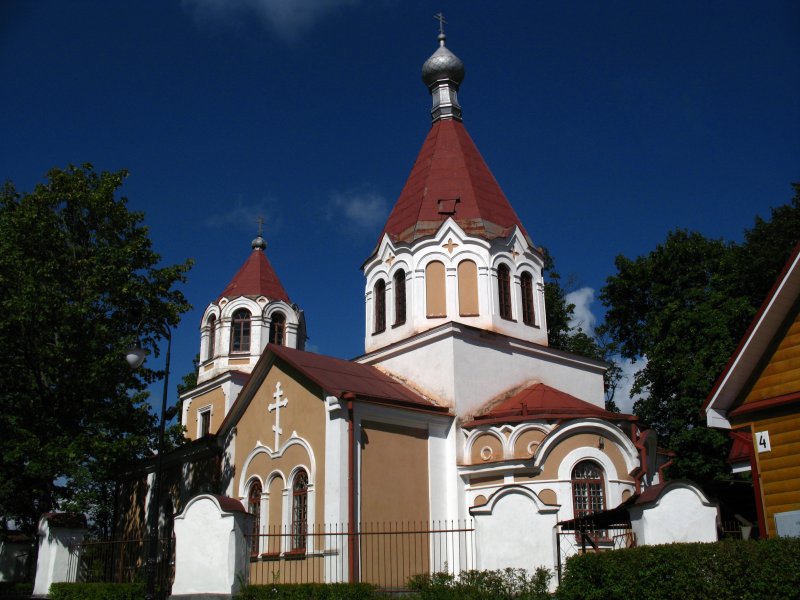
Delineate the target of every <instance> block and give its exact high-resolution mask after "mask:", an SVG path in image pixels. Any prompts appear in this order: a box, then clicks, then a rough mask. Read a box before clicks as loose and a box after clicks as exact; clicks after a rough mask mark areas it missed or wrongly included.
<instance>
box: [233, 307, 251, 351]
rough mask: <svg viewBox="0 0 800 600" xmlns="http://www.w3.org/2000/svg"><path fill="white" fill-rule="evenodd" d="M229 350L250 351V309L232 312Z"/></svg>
mask: <svg viewBox="0 0 800 600" xmlns="http://www.w3.org/2000/svg"><path fill="white" fill-rule="evenodd" d="M231 352H250V311H248V310H247V309H246V308H240V309H239V310H237V311H236V312H235V313H233V322H232V323H231Z"/></svg>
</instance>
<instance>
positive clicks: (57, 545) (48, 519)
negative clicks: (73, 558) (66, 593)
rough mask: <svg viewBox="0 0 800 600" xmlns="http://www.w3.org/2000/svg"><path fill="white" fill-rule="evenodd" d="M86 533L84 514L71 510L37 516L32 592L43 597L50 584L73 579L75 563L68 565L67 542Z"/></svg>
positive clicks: (73, 543)
mask: <svg viewBox="0 0 800 600" xmlns="http://www.w3.org/2000/svg"><path fill="white" fill-rule="evenodd" d="M85 535H86V517H85V516H84V515H80V514H74V513H45V514H44V515H42V518H41V519H39V530H38V536H39V556H38V558H37V560H36V579H35V581H34V584H33V595H34V596H35V597H39V598H41V597H44V596H47V594H48V593H49V591H50V585H51V584H53V583H58V582H61V581H75V575H76V573H75V570H76V567H77V563H73V565H72V569H70V561H69V554H70V545H75V544H80V543H81V542H82V541H83V537H84V536H85Z"/></svg>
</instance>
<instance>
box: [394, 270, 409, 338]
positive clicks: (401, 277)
mask: <svg viewBox="0 0 800 600" xmlns="http://www.w3.org/2000/svg"><path fill="white" fill-rule="evenodd" d="M405 322H406V272H405V271H403V270H402V269H400V270H399V271H397V273H395V274H394V324H395V325H402V324H403V323H405Z"/></svg>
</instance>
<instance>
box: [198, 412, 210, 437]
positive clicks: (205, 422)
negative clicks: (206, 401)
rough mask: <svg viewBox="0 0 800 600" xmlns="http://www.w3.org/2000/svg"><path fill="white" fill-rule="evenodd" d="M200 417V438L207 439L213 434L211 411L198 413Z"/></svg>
mask: <svg viewBox="0 0 800 600" xmlns="http://www.w3.org/2000/svg"><path fill="white" fill-rule="evenodd" d="M198 417H199V418H200V430H199V432H198V433H199V437H205V436H207V435H208V434H209V433H211V409H210V408H209V409H208V410H204V411H202V412H200V413H198Z"/></svg>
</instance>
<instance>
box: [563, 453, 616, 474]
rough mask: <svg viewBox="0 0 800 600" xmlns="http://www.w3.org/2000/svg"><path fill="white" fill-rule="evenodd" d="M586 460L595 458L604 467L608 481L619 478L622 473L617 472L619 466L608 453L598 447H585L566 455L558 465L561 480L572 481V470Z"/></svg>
mask: <svg viewBox="0 0 800 600" xmlns="http://www.w3.org/2000/svg"><path fill="white" fill-rule="evenodd" d="M584 460H593V461H594V462H596V463H598V464H599V465H600V466H601V467H603V471H604V472H605V478H606V481H610V480H611V481H613V480H618V479H619V478H620V474H619V473H617V468H616V467H615V466H614V463H613V462H612V461H611V459H610V458H609V457H608V455H607V454H605V453H604V452H602V451H601V450H598V449H597V448H589V447H584V448H576V449H575V450H573V451H572V452H569V453H568V454H567V455H566V456H565V457H564V460H562V461H561V464H560V465H558V479H559V480H561V481H570V480H571V479H572V470H573V469H574V468H575V466H576V465H577V464H578V463H579V462H581V461H584Z"/></svg>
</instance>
